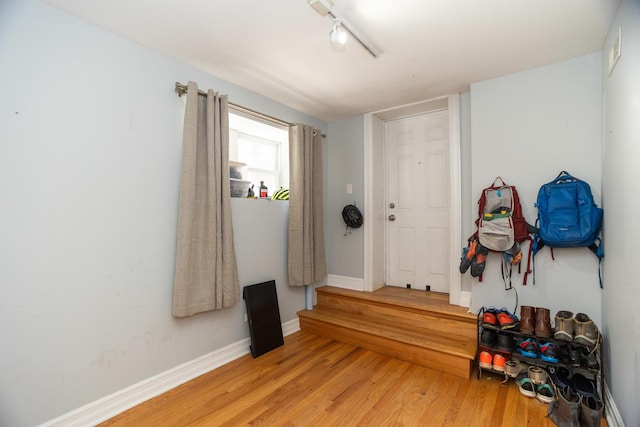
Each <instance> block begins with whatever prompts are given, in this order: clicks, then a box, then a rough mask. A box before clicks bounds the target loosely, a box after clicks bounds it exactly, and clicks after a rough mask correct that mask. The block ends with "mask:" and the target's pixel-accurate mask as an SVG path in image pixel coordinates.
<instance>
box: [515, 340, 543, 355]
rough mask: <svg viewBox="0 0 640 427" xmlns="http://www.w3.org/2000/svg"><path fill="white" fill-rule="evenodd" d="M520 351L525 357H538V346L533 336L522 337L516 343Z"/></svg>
mask: <svg viewBox="0 0 640 427" xmlns="http://www.w3.org/2000/svg"><path fill="white" fill-rule="evenodd" d="M516 346H517V347H518V352H519V353H520V354H521V355H523V356H524V357H531V358H533V359H537V358H538V352H537V351H538V346H537V345H536V340H534V339H533V338H520V339H518V343H517V344H516Z"/></svg>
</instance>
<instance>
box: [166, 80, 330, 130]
mask: <svg viewBox="0 0 640 427" xmlns="http://www.w3.org/2000/svg"><path fill="white" fill-rule="evenodd" d="M176 92H177V93H178V96H182V95H184V94H186V93H187V85H184V84H182V83H180V82H176ZM198 93H199V94H200V95H206V94H207V92H205V91H203V90H200V89H198ZM229 109H231V110H235V111H237V112H239V113H244V114H246V115H249V116H252V117H255V118H257V119H262V120H265V121H267V122H271V123H274V124H277V125H280V126H286V127H290V126H294V123H289V122H285V121H284V120H280V119H278V118H276V117H273V116H270V115H268V114H264V113H260V112H258V111H255V110H252V109H251V108H247V107H243V106H242V105H238V104H234V103H233V102H229ZM320 136H322V137H323V138H326V137H327V136H326V135H325V134H323V133H322V134H320Z"/></svg>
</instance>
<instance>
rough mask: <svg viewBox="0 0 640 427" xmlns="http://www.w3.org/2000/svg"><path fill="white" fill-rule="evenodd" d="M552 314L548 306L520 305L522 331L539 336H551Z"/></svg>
mask: <svg viewBox="0 0 640 427" xmlns="http://www.w3.org/2000/svg"><path fill="white" fill-rule="evenodd" d="M550 316H551V314H550V312H549V309H548V308H544V307H532V306H530V305H523V306H521V307H520V332H522V333H523V334H527V335H535V336H536V337H538V338H547V339H548V338H551V336H552V335H553V331H552V329H551V318H550Z"/></svg>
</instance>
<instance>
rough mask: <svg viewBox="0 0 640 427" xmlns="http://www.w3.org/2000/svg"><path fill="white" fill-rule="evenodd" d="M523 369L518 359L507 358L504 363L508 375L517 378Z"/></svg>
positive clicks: (505, 372)
mask: <svg viewBox="0 0 640 427" xmlns="http://www.w3.org/2000/svg"><path fill="white" fill-rule="evenodd" d="M522 371H523V368H522V365H521V364H520V362H519V361H517V360H513V359H511V360H507V361H506V362H505V364H504V374H505V375H506V376H508V377H511V378H516V377H517V376H518V375H520V373H521V372H522Z"/></svg>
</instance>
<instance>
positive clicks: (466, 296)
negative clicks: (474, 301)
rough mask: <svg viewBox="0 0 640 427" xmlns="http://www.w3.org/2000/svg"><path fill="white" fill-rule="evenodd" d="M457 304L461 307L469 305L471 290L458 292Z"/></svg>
mask: <svg viewBox="0 0 640 427" xmlns="http://www.w3.org/2000/svg"><path fill="white" fill-rule="evenodd" d="M457 305H459V306H461V307H471V292H460V293H459V294H458V303H457Z"/></svg>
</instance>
